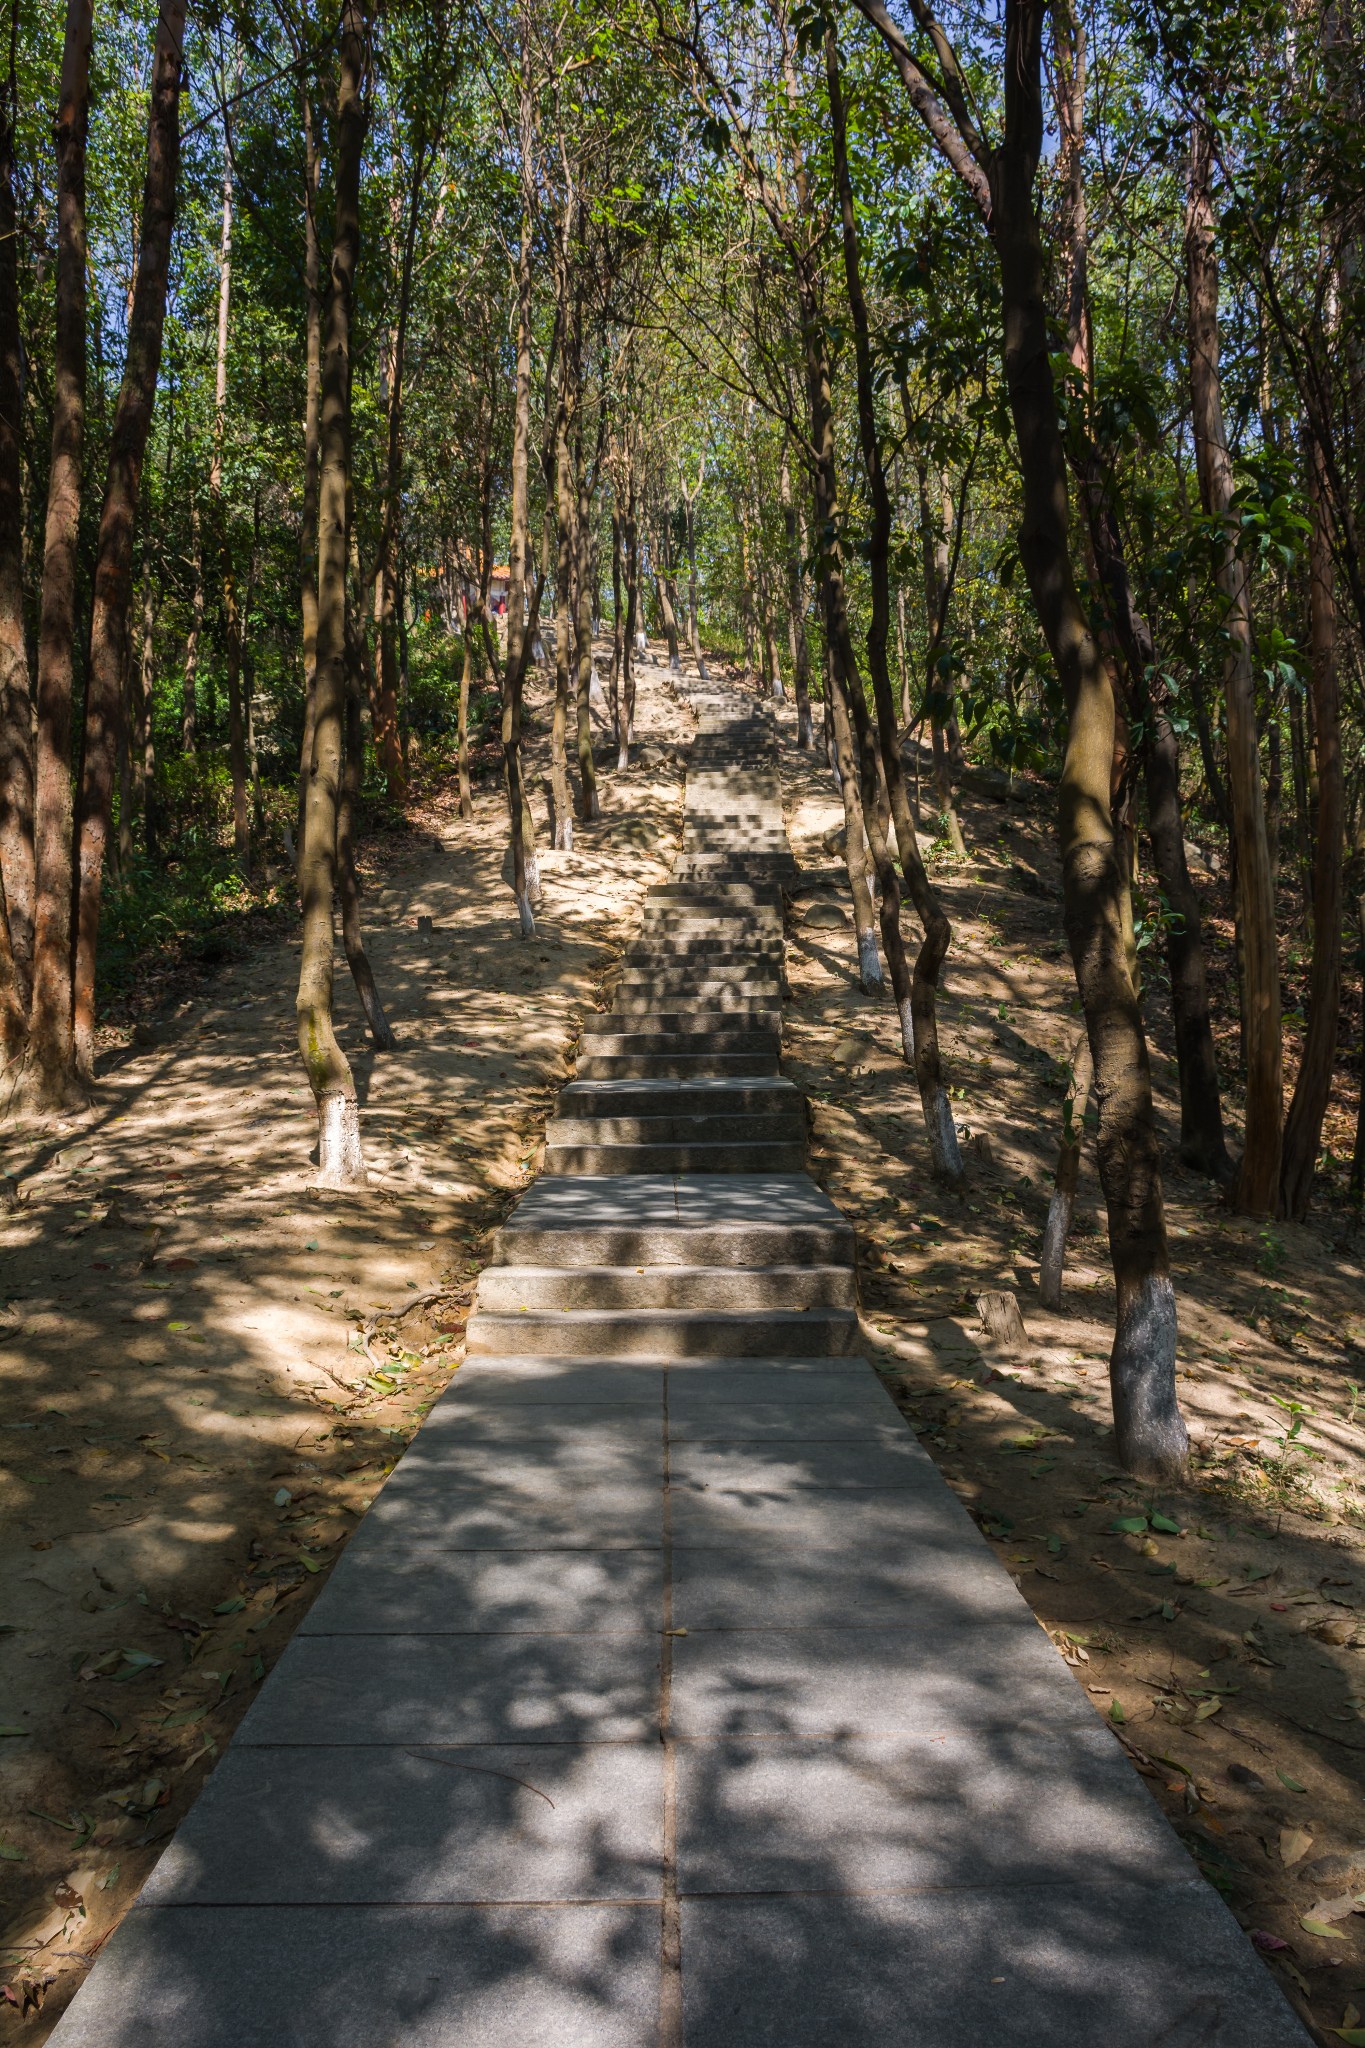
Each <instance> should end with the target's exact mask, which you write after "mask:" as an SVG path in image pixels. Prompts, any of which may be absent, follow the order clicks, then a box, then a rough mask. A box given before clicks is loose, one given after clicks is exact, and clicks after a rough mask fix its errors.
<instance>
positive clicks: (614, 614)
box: [607, 492, 626, 755]
mask: <svg viewBox="0 0 1365 2048" xmlns="http://www.w3.org/2000/svg"><path fill="white" fill-rule="evenodd" d="M621 567H622V564H621V507H620V502H619V497H618V495H617V493H615V492H613V494H612V504H611V674H610V676H609V677H608V681H607V707H608V710H609V711H610V713H611V736H612V740H613V742H614V744H615V747H616V750H617V753H618V755H619V753H620V751H621V670H622V668H623V667H624V665H625V645H626V615H625V612H624V610H623V608H622V604H621Z"/></svg>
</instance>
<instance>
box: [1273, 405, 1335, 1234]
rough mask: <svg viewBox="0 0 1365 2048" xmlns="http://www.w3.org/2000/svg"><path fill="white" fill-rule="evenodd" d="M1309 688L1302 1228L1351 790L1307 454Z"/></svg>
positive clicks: (1321, 527) (1329, 598)
mask: <svg viewBox="0 0 1365 2048" xmlns="http://www.w3.org/2000/svg"><path fill="white" fill-rule="evenodd" d="M1308 502H1309V510H1310V512H1311V514H1312V534H1311V541H1310V547H1309V574H1310V578H1311V586H1310V592H1309V625H1310V646H1311V653H1312V664H1311V679H1310V687H1311V691H1312V705H1313V728H1314V740H1315V743H1316V752H1317V768H1318V778H1317V779H1318V805H1317V834H1316V837H1315V840H1314V843H1313V964H1312V968H1311V970H1310V973H1309V983H1308V1028H1307V1030H1306V1031H1305V1032H1304V1037H1303V1056H1302V1058H1301V1059H1300V1061H1299V1072H1298V1078H1297V1079H1296V1081H1295V1083H1294V1095H1293V1100H1292V1101H1291V1102H1290V1105H1289V1114H1288V1117H1287V1118H1286V1120H1285V1127H1284V1151H1283V1157H1282V1161H1281V1169H1280V1205H1281V1209H1282V1211H1283V1213H1284V1215H1286V1216H1288V1217H1290V1218H1292V1219H1293V1221H1294V1222H1296V1223H1302V1221H1303V1219H1304V1217H1305V1216H1306V1215H1307V1214H1308V1203H1309V1199H1310V1197H1311V1195H1312V1192H1313V1174H1314V1171H1315V1169H1316V1167H1317V1161H1318V1146H1319V1144H1320V1142H1321V1139H1322V1120H1323V1118H1324V1116H1325V1115H1326V1113H1327V1099H1328V1096H1329V1094H1330V1092H1331V1087H1332V1079H1333V1076H1334V1074H1335V1072H1336V1064H1337V1028H1338V1025H1339V1022H1340V1018H1341V913H1342V888H1343V870H1342V851H1343V840H1344V829H1345V788H1344V784H1343V778H1342V762H1341V701H1340V696H1339V693H1338V684H1337V621H1336V592H1335V577H1334V571H1333V563H1332V535H1331V529H1330V524H1329V522H1330V518H1331V511H1330V505H1329V500H1328V496H1327V492H1326V490H1325V489H1324V487H1323V476H1322V457H1321V453H1320V451H1319V449H1318V447H1317V444H1316V442H1312V441H1310V443H1309V448H1308Z"/></svg>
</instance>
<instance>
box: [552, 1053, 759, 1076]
mask: <svg viewBox="0 0 1365 2048" xmlns="http://www.w3.org/2000/svg"><path fill="white" fill-rule="evenodd" d="M777 1070H778V1056H777V1053H776V1051H773V1052H769V1053H764V1052H737V1053H721V1052H692V1053H687V1052H612V1053H603V1052H591V1053H584V1054H583V1055H582V1056H581V1057H580V1059H579V1061H578V1066H577V1072H578V1074H579V1076H580V1078H581V1079H582V1080H584V1081H617V1080H630V1079H632V1078H639V1079H641V1080H646V1079H648V1080H663V1081H667V1080H679V1081H681V1080H684V1079H687V1078H688V1077H689V1076H691V1075H693V1074H717V1075H734V1076H742V1077H744V1078H755V1079H756V1078H758V1077H759V1076H761V1075H764V1074H776V1072H777Z"/></svg>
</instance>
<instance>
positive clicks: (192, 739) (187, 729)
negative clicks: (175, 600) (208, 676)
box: [180, 506, 204, 761]
mask: <svg viewBox="0 0 1365 2048" xmlns="http://www.w3.org/2000/svg"><path fill="white" fill-rule="evenodd" d="M190 546H191V551H192V554H193V558H194V559H193V566H194V596H193V599H192V601H191V611H190V630H189V635H188V637H187V639H186V641H185V667H184V671H183V674H182V676H181V681H180V751H181V752H182V754H184V755H185V757H186V759H187V760H191V761H192V760H193V759H194V756H195V753H196V751H197V749H198V745H199V648H200V644H201V642H202V640H203V637H204V555H203V549H202V548H201V546H200V541H199V508H198V506H194V507H192V508H191V511H190Z"/></svg>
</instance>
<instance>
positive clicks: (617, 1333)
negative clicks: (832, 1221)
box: [465, 1308, 858, 1359]
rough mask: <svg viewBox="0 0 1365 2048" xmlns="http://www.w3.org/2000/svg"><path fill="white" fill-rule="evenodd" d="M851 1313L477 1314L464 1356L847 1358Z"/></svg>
mask: <svg viewBox="0 0 1365 2048" xmlns="http://www.w3.org/2000/svg"><path fill="white" fill-rule="evenodd" d="M857 1344H858V1318H857V1315H856V1313H855V1312H854V1310H852V1309H849V1308H811V1309H769V1308H765V1309H762V1310H760V1311H759V1312H758V1313H756V1314H754V1315H744V1314H742V1313H738V1312H737V1313H734V1314H726V1313H725V1311H724V1310H710V1309H672V1308H661V1309H584V1310H577V1309H568V1310H563V1311H560V1310H557V1309H528V1310H527V1311H526V1313H525V1314H521V1313H517V1314H515V1315H508V1314H504V1313H503V1312H501V1311H497V1310H494V1311H490V1312H488V1313H485V1312H483V1311H482V1310H477V1311H476V1312H475V1314H474V1315H472V1316H471V1317H470V1319H469V1324H468V1327H467V1330H466V1335H465V1354H466V1356H467V1357H469V1358H487V1357H493V1356H496V1355H499V1354H504V1353H505V1354H509V1355H511V1356H515V1357H521V1358H541V1357H554V1358H584V1357H591V1358H638V1359H644V1358H706V1357H719V1358H765V1357H769V1356H772V1355H776V1354H780V1355H781V1356H783V1357H785V1358H847V1357H849V1356H851V1355H852V1354H853V1353H854V1352H855V1351H856V1349H857Z"/></svg>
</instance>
